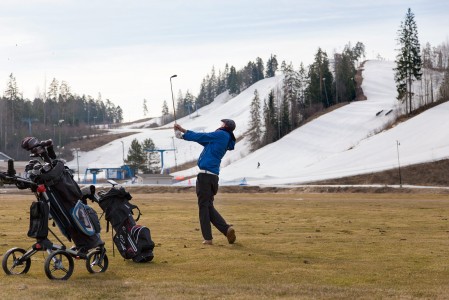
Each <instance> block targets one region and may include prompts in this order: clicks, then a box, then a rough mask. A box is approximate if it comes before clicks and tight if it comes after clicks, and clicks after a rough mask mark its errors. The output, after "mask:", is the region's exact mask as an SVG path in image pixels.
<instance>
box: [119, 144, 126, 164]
mask: <svg viewBox="0 0 449 300" xmlns="http://www.w3.org/2000/svg"><path fill="white" fill-rule="evenodd" d="M120 142H121V143H122V155H123V165H125V143H124V142H123V141H120Z"/></svg>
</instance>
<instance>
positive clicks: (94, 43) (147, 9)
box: [0, 0, 449, 121]
mask: <svg viewBox="0 0 449 300" xmlns="http://www.w3.org/2000/svg"><path fill="white" fill-rule="evenodd" d="M409 7H410V8H411V9H412V12H413V13H414V14H415V20H416V22H417V25H418V36H419V38H420V42H421V45H424V44H425V43H426V42H430V43H431V45H432V46H436V45H439V44H441V43H443V42H446V41H447V40H448V38H449V1H447V0H438V1H436V0H420V1H416V0H408V1H405V0H404V1H395V0H389V1H386V0H377V1H346V0H340V1H322V0H315V1H303V0H257V1H255V0H247V1H245V0H226V1H224V0H223V1H222V0H209V1H206V0H174V1H172V0H164V1H163V0H159V1H150V0H147V1H144V0H142V1H132V0H127V1H115V0H108V1H105V0H89V1H87V0H29V1H21V0H1V1H0V91H1V92H2V93H3V92H4V90H5V89H6V84H7V82H8V77H9V75H10V74H11V73H13V74H14V76H15V77H16V80H17V83H18V86H19V89H20V91H21V92H23V95H24V97H25V98H28V99H31V100H32V99H34V97H35V96H36V95H37V94H38V93H39V92H40V93H42V92H43V90H44V87H45V83H46V85H47V86H48V85H49V83H50V82H51V80H53V78H56V79H57V80H58V81H59V82H61V81H66V82H67V83H68V84H69V85H70V87H71V89H72V92H73V93H76V94H86V95H90V96H92V97H94V98H98V94H99V93H101V96H102V99H103V100H104V99H110V100H111V101H112V102H113V103H115V104H116V105H120V106H121V107H122V108H123V110H124V114H125V115H124V116H125V121H130V120H135V119H139V118H142V117H143V110H142V107H143V99H144V98H145V99H147V101H148V107H149V115H151V116H157V115H160V113H161V106H162V102H163V100H167V102H168V104H169V107H170V108H172V103H171V91H170V80H169V78H170V76H171V75H173V74H177V75H178V77H177V78H174V79H173V80H172V83H173V90H174V93H175V97H176V95H177V94H178V91H179V90H182V92H183V93H185V92H186V91H187V90H190V92H192V93H193V94H194V95H197V93H198V91H199V87H200V84H201V81H202V79H203V78H204V77H205V76H206V74H208V73H210V71H211V68H212V66H215V69H216V71H217V73H218V70H219V69H221V70H223V69H224V66H225V64H226V63H229V65H233V66H235V67H236V68H237V69H240V68H242V67H243V66H244V65H246V64H247V63H248V61H250V60H251V61H255V59H256V58H257V57H261V58H262V59H263V61H264V62H265V63H266V61H267V59H268V57H269V56H270V54H275V55H277V58H278V60H279V62H281V61H282V60H285V61H287V62H290V61H291V62H292V63H293V64H294V66H295V68H298V67H299V64H300V62H304V64H305V65H306V66H307V65H308V64H310V63H311V62H312V60H313V56H314V54H315V53H316V51H317V49H318V47H321V48H322V49H323V50H325V51H326V52H327V53H328V55H329V56H332V54H333V53H334V51H340V50H341V49H342V48H343V47H344V45H345V44H347V43H348V42H351V43H352V44H353V45H354V44H355V43H356V42H357V41H360V42H363V43H364V44H365V46H366V54H367V58H373V57H376V56H377V55H378V54H380V55H381V56H382V57H384V58H386V59H389V60H394V58H395V54H396V52H395V49H396V48H397V45H396V37H397V30H398V28H399V25H400V23H401V22H402V21H403V20H404V17H405V14H406V12H407V9H408V8H409ZM223 117H225V116H223Z"/></svg>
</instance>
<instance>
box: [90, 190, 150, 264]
mask: <svg viewBox="0 0 449 300" xmlns="http://www.w3.org/2000/svg"><path fill="white" fill-rule="evenodd" d="M99 197H100V198H99V201H98V204H99V205H100V207H101V209H102V210H103V211H104V213H105V218H106V221H108V227H109V223H110V224H111V225H112V227H113V229H114V230H115V235H114V236H113V240H114V244H115V245H116V246H117V249H118V250H119V252H120V254H121V255H122V257H123V258H124V259H132V260H133V261H134V262H149V261H151V260H152V259H153V257H154V255H153V249H154V242H153V241H152V240H151V233H150V229H149V228H148V227H145V226H142V225H137V223H136V222H137V221H138V220H139V217H140V215H141V213H140V210H139V208H138V207H137V206H136V205H133V204H131V203H129V201H130V200H131V199H132V196H131V195H130V194H129V193H128V192H127V191H126V190H125V189H124V188H123V187H120V188H116V187H112V188H111V189H110V190H109V191H108V192H105V193H102V192H100V193H99ZM134 209H136V210H137V211H138V216H137V218H136V219H134V217H133V210H134ZM106 231H107V230H106Z"/></svg>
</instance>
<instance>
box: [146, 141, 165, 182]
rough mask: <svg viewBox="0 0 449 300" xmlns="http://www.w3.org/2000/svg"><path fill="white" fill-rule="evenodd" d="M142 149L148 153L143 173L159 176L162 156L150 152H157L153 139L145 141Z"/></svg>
mask: <svg viewBox="0 0 449 300" xmlns="http://www.w3.org/2000/svg"><path fill="white" fill-rule="evenodd" d="M142 149H143V150H144V151H146V152H145V153H146V155H145V167H142V171H143V173H144V174H145V173H151V174H157V173H159V172H160V171H161V168H160V159H159V157H160V154H159V152H152V151H148V150H155V149H156V146H155V145H154V142H153V140H152V139H151V138H148V139H145V140H144V141H143V142H142Z"/></svg>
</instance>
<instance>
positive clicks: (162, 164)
mask: <svg viewBox="0 0 449 300" xmlns="http://www.w3.org/2000/svg"><path fill="white" fill-rule="evenodd" d="M143 151H145V152H159V153H160V154H161V174H164V153H165V152H167V151H176V149H144V150H143Z"/></svg>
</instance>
